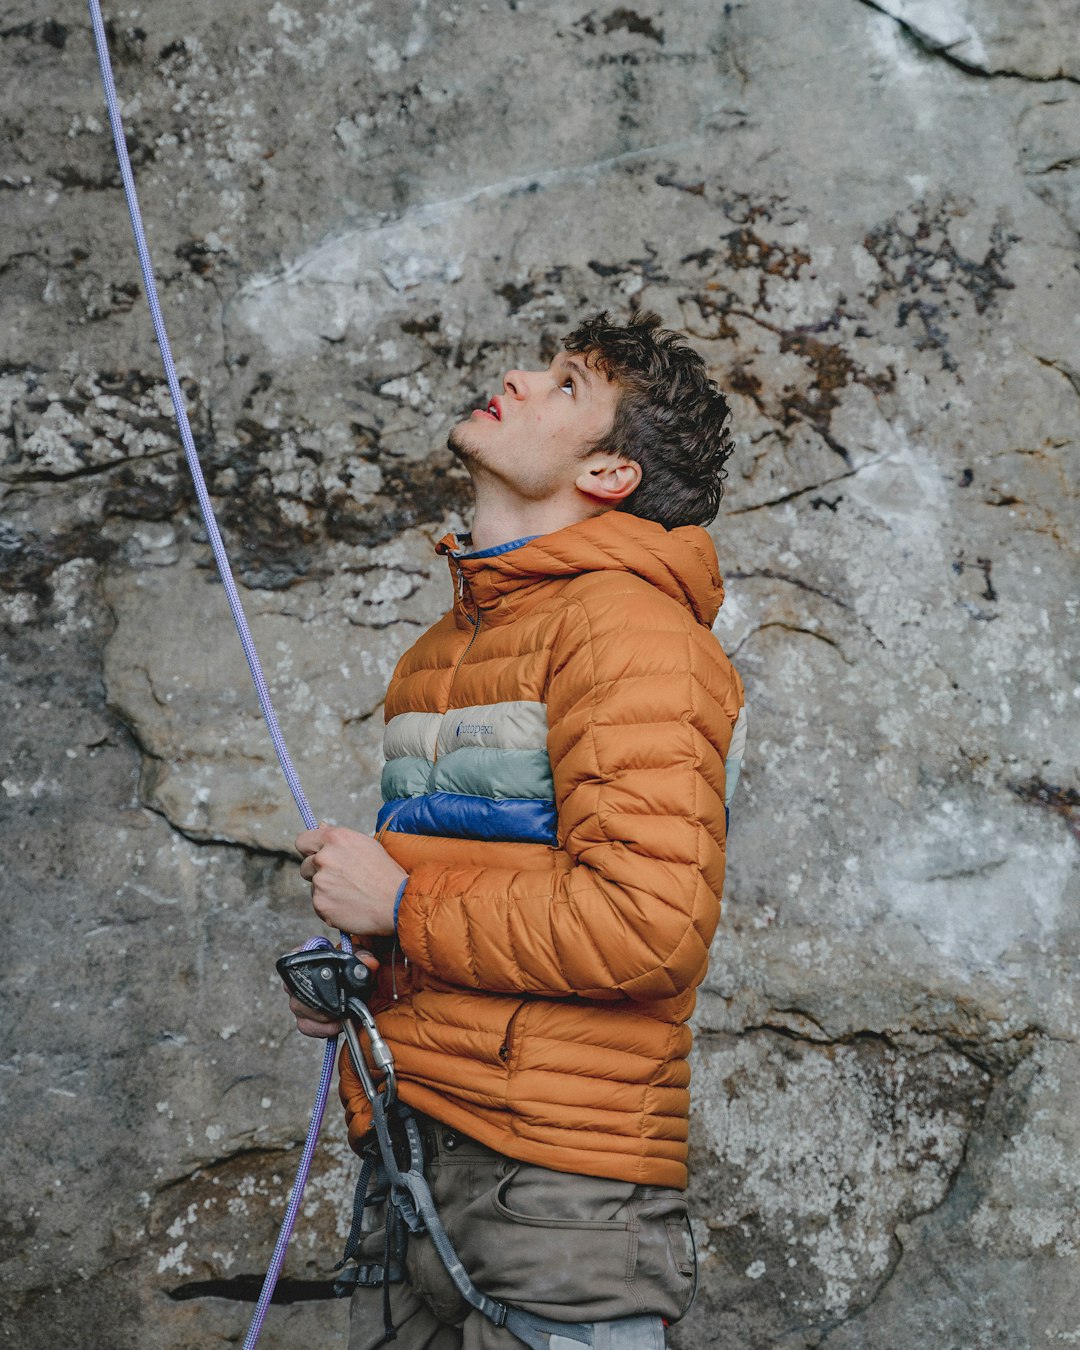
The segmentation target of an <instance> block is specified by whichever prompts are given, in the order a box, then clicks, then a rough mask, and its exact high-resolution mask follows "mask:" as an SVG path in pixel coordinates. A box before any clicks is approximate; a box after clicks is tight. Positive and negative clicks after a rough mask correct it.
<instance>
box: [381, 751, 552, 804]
mask: <svg viewBox="0 0 1080 1350" xmlns="http://www.w3.org/2000/svg"><path fill="white" fill-rule="evenodd" d="M382 792H383V800H384V801H395V800H397V799H398V798H401V797H419V796H422V795H423V794H424V793H425V792H460V793H463V794H465V795H467V796H470V797H491V798H493V799H494V800H495V801H505V800H509V799H513V798H518V799H531V800H536V801H552V800H553V799H554V796H555V785H554V783H553V782H552V778H551V763H550V761H549V760H548V757H547V751H546V750H486V749H481V748H478V747H476V746H467V747H466V748H465V749H464V750H454V751H452V752H451V753H450V754H449V755H447V756H446V757H445V759H439V760H438V761H436V762H435V763H434V764H433V763H432V762H431V761H430V760H425V759H417V758H414V757H403V758H401V759H393V760H391V761H390V762H389V763H388V764H387V765H386V767H385V768H384V769H383V775H382Z"/></svg>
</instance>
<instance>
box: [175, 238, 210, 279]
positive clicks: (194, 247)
mask: <svg viewBox="0 0 1080 1350" xmlns="http://www.w3.org/2000/svg"><path fill="white" fill-rule="evenodd" d="M175 252H176V256H177V257H178V258H179V259H180V261H181V262H185V263H187V265H188V267H190V268H191V270H192V271H193V272H194V273H195V275H196V276H200V277H204V276H206V275H207V273H208V272H211V271H213V267H214V252H215V250H214V249H212V248H211V247H210V246H209V244H207V242H206V240H205V239H190V240H189V241H188V242H187V243H186V244H180V245H178V247H177V248H176V250H175Z"/></svg>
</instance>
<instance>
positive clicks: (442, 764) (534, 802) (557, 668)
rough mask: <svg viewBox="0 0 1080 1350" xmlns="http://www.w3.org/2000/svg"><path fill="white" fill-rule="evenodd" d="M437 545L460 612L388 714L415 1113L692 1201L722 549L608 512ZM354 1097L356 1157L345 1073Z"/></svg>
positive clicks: (725, 725)
mask: <svg viewBox="0 0 1080 1350" xmlns="http://www.w3.org/2000/svg"><path fill="white" fill-rule="evenodd" d="M439 549H440V551H441V552H444V553H447V554H448V555H449V559H450V564H451V568H452V571H453V572H454V574H455V580H456V584H457V596H456V599H455V603H454V608H453V610H452V611H451V612H450V613H449V614H447V615H446V616H445V617H444V618H443V619H441V620H440V621H439V622H438V623H437V624H435V626H434V627H433V628H431V629H430V630H429V631H428V632H427V633H425V634H424V636H423V637H422V638H420V640H419V641H418V642H417V643H416V644H415V646H413V647H412V648H411V649H410V650H409V651H408V652H407V653H406V654H405V655H404V656H403V657H402V659H401V661H400V662H399V663H398V667H397V670H396V672H395V674H394V678H393V680H392V682H391V684H390V688H389V690H388V692H387V699H386V719H387V725H386V741H385V747H386V756H387V766H386V770H385V772H384V778H383V790H384V796H385V797H386V798H387V802H386V805H385V806H384V807H383V811H382V812H381V813H380V827H379V830H378V836H379V838H380V839H381V841H382V843H383V846H384V847H385V848H386V850H387V851H388V852H389V853H390V854H391V855H392V856H393V857H394V858H395V859H396V860H397V861H398V862H399V863H400V865H401V866H402V867H403V868H405V870H406V871H407V872H408V873H409V878H408V882H407V885H406V887H405V890H404V892H403V895H402V897H401V901H400V908H399V913H398V927H397V941H396V943H395V944H394V945H393V950H392V951H391V950H387V949H384V950H383V951H382V952H381V955H382V957H383V965H382V968H381V969H380V972H379V978H378V985H377V994H376V996H375V997H374V998H373V999H372V1008H373V1009H374V1010H375V1012H376V1013H377V1014H378V1020H379V1026H380V1029H381V1031H382V1034H383V1036H384V1037H385V1038H386V1040H387V1042H388V1043H389V1045H390V1047H391V1049H392V1050H393V1053H394V1056H395V1060H396V1063H397V1070H398V1075H399V1080H400V1092H401V1096H402V1098H403V1100H404V1101H406V1102H407V1103H409V1104H410V1105H412V1106H414V1107H416V1108H417V1109H419V1110H421V1111H424V1112H427V1113H428V1114H429V1115H431V1116H433V1117H435V1118H436V1119H438V1120H440V1121H443V1122H444V1123H446V1124H447V1125H449V1126H451V1127H453V1128H455V1129H459V1130H461V1131H462V1132H463V1133H465V1134H468V1135H471V1136H472V1137H473V1138H475V1139H479V1140H480V1141H481V1142H482V1143H484V1144H487V1145H488V1146H489V1147H491V1148H494V1149H497V1150H499V1151H500V1152H502V1153H505V1154H508V1155H509V1156H510V1157H513V1158H518V1159H520V1160H522V1161H525V1162H531V1163H537V1164H540V1165H541V1166H544V1167H550V1168H554V1169H556V1170H558V1171H564V1172H579V1173H585V1174H589V1175H594V1176H605V1177H614V1178H616V1179H618V1180H623V1181H631V1182H645V1183H651V1184H654V1185H664V1186H676V1187H683V1186H685V1185H686V1180H687V1172H686V1151H687V1117H688V1111H689V1093H688V1087H689V1078H690V1075H689V1068H688V1065H687V1054H688V1052H689V1049H690V1040H691V1036H690V1030H689V1028H688V1027H687V1025H686V1022H687V1019H688V1017H689V1016H690V1013H691V1011H692V1010H693V1007H694V989H695V986H696V985H697V984H698V983H699V982H700V981H701V979H702V977H703V976H704V974H705V969H706V964H707V961H708V954H709V943H710V941H711V939H712V936H713V933H714V931H715V929H716V924H717V921H718V918H719V909H720V893H721V889H722V886H723V878H724V844H725V834H726V800H728V799H730V793H731V790H732V789H733V787H734V779H735V777H736V776H737V772H738V761H739V759H740V758H741V741H742V737H743V730H744V715H743V712H742V706H743V697H742V685H741V682H740V680H739V677H738V675H737V674H736V672H735V671H734V670H733V668H732V667H731V665H730V664H729V662H728V660H727V658H726V657H725V655H724V653H723V651H722V650H721V648H720V646H719V644H718V643H717V641H716V639H715V638H714V637H713V635H712V632H711V631H710V630H711V625H712V622H713V620H714V619H715V617H716V613H717V610H718V609H719V607H720V604H721V602H722V599H723V586H722V583H721V581H720V577H719V573H718V569H717V562H716V553H715V550H714V549H713V545H712V541H711V540H710V538H709V536H708V535H707V534H706V533H705V531H704V530H701V529H698V528H697V527H686V528H682V529H676V530H672V531H670V532H669V531H666V530H665V529H664V528H663V527H662V526H660V525H657V524H654V523H653V522H651V521H646V520H641V519H639V518H637V517H635V516H631V515H628V514H625V513H623V512H615V511H611V512H607V513H605V514H604V515H601V516H598V517H595V518H593V519H591V520H588V521H584V522H581V523H579V524H576V525H572V526H570V527H568V528H566V529H563V530H559V531H557V532H555V533H553V534H547V535H541V536H538V537H537V538H536V539H534V540H530V541H525V542H520V541H519V542H517V543H515V544H513V545H508V546H504V547H503V548H501V549H491V550H487V551H485V552H481V553H473V554H470V553H468V552H465V551H464V550H463V549H462V548H460V547H459V545H458V541H457V540H456V539H455V538H454V536H452V535H450V536H447V538H446V539H444V540H443V541H442V542H441V543H440V545H439ZM733 733H734V734H733ZM376 950H377V951H378V947H377V946H376ZM341 1095H342V1100H343V1101H344V1103H345V1107H346V1113H347V1116H348V1120H349V1132H350V1137H351V1139H352V1140H353V1142H354V1143H357V1142H358V1141H359V1139H360V1137H361V1136H362V1135H363V1134H364V1133H365V1131H366V1130H367V1128H368V1126H369V1123H370V1115H369V1112H368V1108H367V1102H366V1100H365V1098H364V1095H363V1090H362V1088H361V1087H360V1084H359V1082H358V1080H357V1078H356V1076H355V1074H354V1073H353V1072H352V1069H351V1066H350V1065H349V1063H348V1061H347V1057H344V1058H343V1061H342V1079H341Z"/></svg>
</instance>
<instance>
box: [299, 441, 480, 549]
mask: <svg viewBox="0 0 1080 1350" xmlns="http://www.w3.org/2000/svg"><path fill="white" fill-rule="evenodd" d="M379 467H380V468H381V470H382V475H383V486H382V489H381V490H380V491H379V492H378V493H376V494H375V495H374V496H373V497H372V498H371V500H370V501H367V502H357V501H356V500H355V499H354V498H352V497H350V496H349V495H348V494H347V493H344V492H338V493H337V494H335V495H332V496H331V497H330V498H329V499H328V500H327V504H326V533H327V534H328V535H329V536H330V538H331V539H340V540H341V541H342V542H344V543H347V544H382V543H386V542H387V541H388V540H390V539H393V538H394V537H395V535H398V534H400V533H401V531H402V530H407V529H410V528H411V527H412V526H414V525H422V524H424V523H426V522H428V521H432V520H438V519H439V518H440V517H441V516H442V515H444V514H445V513H446V512H447V511H448V510H453V511H457V512H459V513H460V514H464V513H465V512H466V511H467V509H468V505H469V501H470V494H469V484H468V481H467V479H466V478H465V476H464V475H462V474H455V473H453V472H452V467H453V466H452V462H451V461H450V458H449V456H446V458H445V459H442V458H440V459H433V460H406V459H390V458H389V457H386V458H384V459H382V460H380V461H379Z"/></svg>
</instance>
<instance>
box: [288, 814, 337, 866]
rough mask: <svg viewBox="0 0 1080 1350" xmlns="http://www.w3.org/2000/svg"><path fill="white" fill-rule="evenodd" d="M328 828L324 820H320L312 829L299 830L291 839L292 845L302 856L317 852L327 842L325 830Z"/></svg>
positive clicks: (305, 856)
mask: <svg viewBox="0 0 1080 1350" xmlns="http://www.w3.org/2000/svg"><path fill="white" fill-rule="evenodd" d="M330 828H331V827H330V826H329V825H327V824H326V822H325V821H320V823H319V824H318V825H317V826H316V827H315V829H313V830H301V831H300V833H299V834H298V835H297V836H296V838H295V839H294V840H293V847H294V848H295V849H296V851H297V853H299V854H300V855H301V856H302V857H304V858H307V857H310V855H311V854H313V853H318V851H319V849H321V848H322V847H323V846H324V845H325V844H326V842H327V832H328V831H329V829H330Z"/></svg>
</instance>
